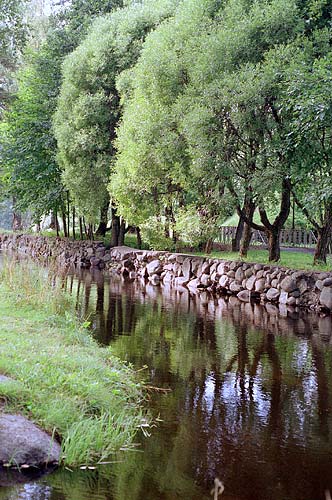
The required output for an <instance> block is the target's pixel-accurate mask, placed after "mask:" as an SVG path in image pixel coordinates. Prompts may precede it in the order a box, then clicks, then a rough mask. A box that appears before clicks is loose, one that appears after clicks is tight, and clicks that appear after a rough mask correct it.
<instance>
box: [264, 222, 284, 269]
mask: <svg viewBox="0 0 332 500" xmlns="http://www.w3.org/2000/svg"><path fill="white" fill-rule="evenodd" d="M280 231H281V228H279V227H273V228H272V229H271V230H267V231H266V233H267V237H268V245H269V262H278V260H280V243H279V239H280Z"/></svg>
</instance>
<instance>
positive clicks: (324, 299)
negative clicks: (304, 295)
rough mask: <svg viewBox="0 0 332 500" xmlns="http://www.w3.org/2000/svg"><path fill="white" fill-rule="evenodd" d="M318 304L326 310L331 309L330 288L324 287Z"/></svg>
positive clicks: (331, 296) (331, 292)
mask: <svg viewBox="0 0 332 500" xmlns="http://www.w3.org/2000/svg"><path fill="white" fill-rule="evenodd" d="M319 302H320V303H321V305H322V306H324V307H327V309H330V310H331V309H332V288H331V287H329V286H324V287H323V290H322V291H321V294H320V297H319Z"/></svg>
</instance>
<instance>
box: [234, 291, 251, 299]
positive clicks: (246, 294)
mask: <svg viewBox="0 0 332 500" xmlns="http://www.w3.org/2000/svg"><path fill="white" fill-rule="evenodd" d="M237 298H238V299H239V300H242V302H250V292H249V291H248V290H242V291H241V292H239V293H238V294H237Z"/></svg>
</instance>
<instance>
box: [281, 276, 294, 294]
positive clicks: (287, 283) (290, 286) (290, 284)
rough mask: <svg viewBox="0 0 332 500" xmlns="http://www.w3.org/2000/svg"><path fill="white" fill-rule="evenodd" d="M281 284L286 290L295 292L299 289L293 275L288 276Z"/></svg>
mask: <svg viewBox="0 0 332 500" xmlns="http://www.w3.org/2000/svg"><path fill="white" fill-rule="evenodd" d="M280 286H281V288H282V290H284V291H285V292H288V293H290V292H293V291H294V290H296V289H297V283H296V279H294V278H293V276H286V278H284V279H283V280H282V282H281V283H280Z"/></svg>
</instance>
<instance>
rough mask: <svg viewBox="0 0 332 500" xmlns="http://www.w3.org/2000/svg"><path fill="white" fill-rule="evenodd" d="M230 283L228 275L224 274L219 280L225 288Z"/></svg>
mask: <svg viewBox="0 0 332 500" xmlns="http://www.w3.org/2000/svg"><path fill="white" fill-rule="evenodd" d="M228 283H229V278H228V276H222V277H221V278H220V280H219V285H220V286H222V287H223V288H226V287H227V285H228Z"/></svg>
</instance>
